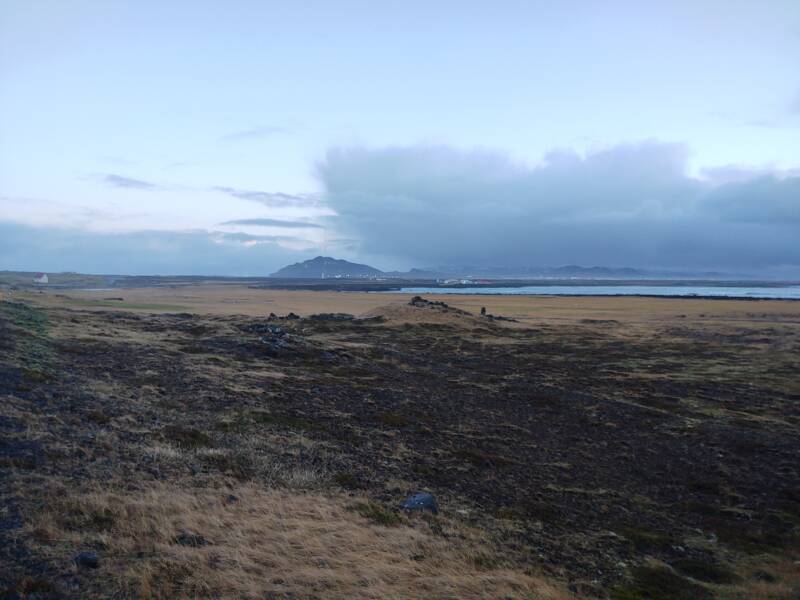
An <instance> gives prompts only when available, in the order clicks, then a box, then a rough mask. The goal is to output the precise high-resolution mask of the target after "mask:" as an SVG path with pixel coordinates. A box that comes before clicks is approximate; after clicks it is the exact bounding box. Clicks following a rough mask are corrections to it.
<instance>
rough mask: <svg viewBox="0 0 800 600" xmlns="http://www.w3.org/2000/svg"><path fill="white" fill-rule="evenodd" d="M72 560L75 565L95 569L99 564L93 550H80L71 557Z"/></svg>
mask: <svg viewBox="0 0 800 600" xmlns="http://www.w3.org/2000/svg"><path fill="white" fill-rule="evenodd" d="M72 562H74V563H75V565H76V566H78V567H81V568H85V569H96V568H97V567H99V566H100V559H99V558H98V556H97V553H95V552H81V553H80V554H78V555H77V556H76V557H75V558H73V559H72Z"/></svg>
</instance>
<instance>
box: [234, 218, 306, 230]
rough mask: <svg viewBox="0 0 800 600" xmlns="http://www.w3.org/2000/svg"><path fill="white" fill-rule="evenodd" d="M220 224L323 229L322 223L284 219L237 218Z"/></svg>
mask: <svg viewBox="0 0 800 600" xmlns="http://www.w3.org/2000/svg"><path fill="white" fill-rule="evenodd" d="M220 225H255V226H256V227H283V228H284V229H321V228H322V225H318V224H317V223H308V222H306V221H284V220H283V219H236V220H235V221H225V222H224V223H220Z"/></svg>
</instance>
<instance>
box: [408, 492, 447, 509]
mask: <svg viewBox="0 0 800 600" xmlns="http://www.w3.org/2000/svg"><path fill="white" fill-rule="evenodd" d="M400 508H402V509H404V510H408V511H412V510H429V511H431V512H432V513H433V514H438V513H439V507H438V506H437V505H436V499H435V498H434V497H433V496H432V495H431V494H429V493H428V492H417V493H416V494H413V495H412V496H409V497H408V498H407V499H406V501H405V502H403V504H401V505H400Z"/></svg>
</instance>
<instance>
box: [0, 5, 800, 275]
mask: <svg viewBox="0 0 800 600" xmlns="http://www.w3.org/2000/svg"><path fill="white" fill-rule="evenodd" d="M317 254H325V255H332V256H336V257H339V258H348V259H351V260H357V261H359V262H367V263H369V264H372V265H374V266H376V267H378V268H383V269H406V268H410V267H430V266H437V265H482V266H559V265H564V264H581V265H586V266H591V265H605V266H633V267H643V268H664V269H699V270H709V269H712V270H723V271H726V272H737V273H738V272H742V273H754V274H763V275H765V276H787V277H800V3H798V2H797V0H764V1H761V2H752V1H746V2H745V1H737V0H727V1H717V0H705V1H698V0H691V1H682V0H676V1H673V2H668V3H646V2H634V1H630V2H627V1H625V2H623V1H614V0H609V1H608V2H602V3H600V2H594V1H590V0H584V1H570V0H566V1H564V2H537V1H535V0H527V1H511V0H499V1H497V2H492V3H488V2H471V1H465V0H459V1H449V0H440V1H438V2H421V1H414V0H405V1H403V2H390V1H386V2H350V1H344V0H342V1H334V0H326V1H314V0H308V1H306V2H303V3H286V2H280V3H279V2H270V1H252V2H250V1H245V0H239V1H236V0H232V1H231V2H226V3H220V2H210V1H209V2H206V1H204V0H192V1H182V0H174V1H172V2H156V1H148V0H138V1H137V2H122V1H113V0H104V1H89V0H85V1H81V0H55V1H45V0H21V1H18V0H3V1H2V2H0V270H3V269H9V270H34V271H62V270H68V271H81V272H92V273H131V274H219V275H265V274H269V273H271V272H273V271H275V270H277V269H278V268H280V267H281V266H283V265H285V264H287V263H290V262H295V261H297V260H303V259H306V258H310V257H313V256H315V255H317Z"/></svg>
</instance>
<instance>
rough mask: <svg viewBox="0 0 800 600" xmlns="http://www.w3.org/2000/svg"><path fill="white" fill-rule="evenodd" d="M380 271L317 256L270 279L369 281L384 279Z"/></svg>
mask: <svg viewBox="0 0 800 600" xmlns="http://www.w3.org/2000/svg"><path fill="white" fill-rule="evenodd" d="M382 276H383V271H380V270H378V269H376V268H374V267H370V266H369V265H360V264H358V263H351V262H350V261H347V260H341V259H337V258H331V257H330V256H317V257H316V258H312V259H311V260H305V261H303V262H299V263H295V264H293V265H289V266H288V267H283V268H282V269H281V270H280V271H277V272H275V273H273V274H272V275H270V277H286V278H304V279H322V278H329V277H353V278H358V279H369V278H371V277H382Z"/></svg>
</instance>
